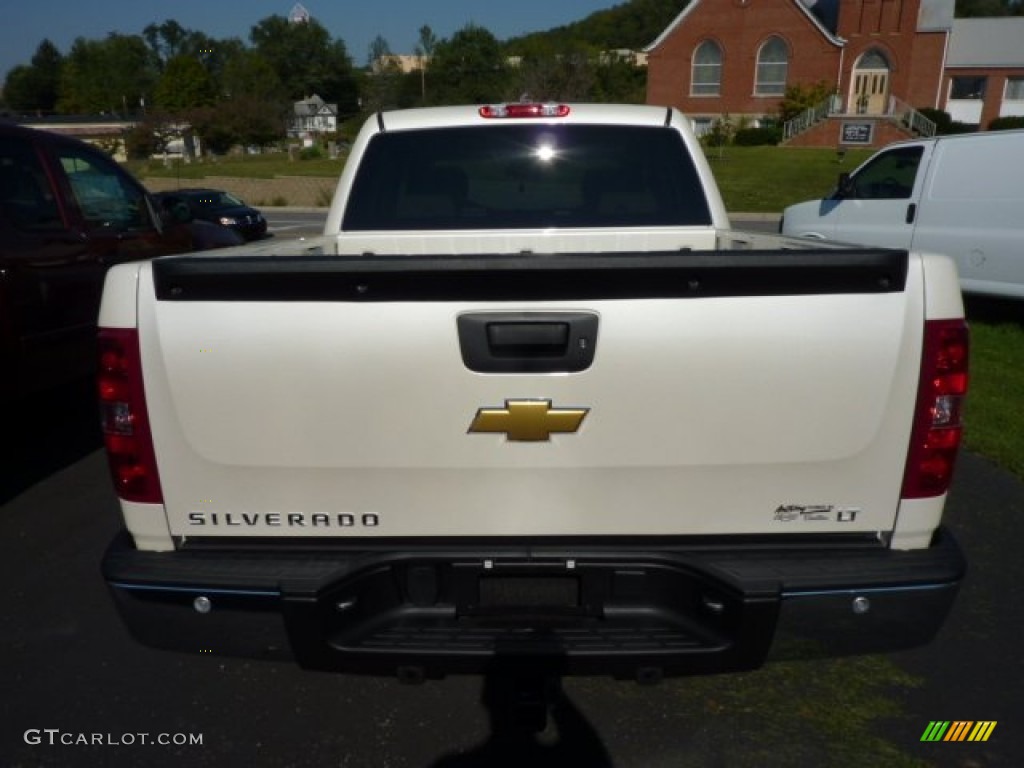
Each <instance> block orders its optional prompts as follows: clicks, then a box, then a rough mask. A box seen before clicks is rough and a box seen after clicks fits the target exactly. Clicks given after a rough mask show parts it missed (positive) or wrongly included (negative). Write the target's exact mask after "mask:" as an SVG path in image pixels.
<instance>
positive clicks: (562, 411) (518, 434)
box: [469, 400, 590, 443]
mask: <svg viewBox="0 0 1024 768" xmlns="http://www.w3.org/2000/svg"><path fill="white" fill-rule="evenodd" d="M589 412H590V409H589V408H552V407H551V401H550V400H506V401H505V407H504V408H481V409H480V410H479V411H477V412H476V417H475V418H474V419H473V423H472V424H470V425H469V431H470V432H471V433H478V434H479V433H491V434H504V435H505V436H506V437H507V438H508V439H509V440H512V441H515V442H524V443H538V442H544V441H546V440H550V439H551V435H552V433H555V432H576V431H577V430H579V428H580V425H581V424H582V423H583V419H585V418H586V416H587V414H588V413H589Z"/></svg>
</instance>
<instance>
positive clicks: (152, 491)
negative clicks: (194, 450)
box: [98, 328, 163, 504]
mask: <svg viewBox="0 0 1024 768" xmlns="http://www.w3.org/2000/svg"><path fill="white" fill-rule="evenodd" d="M99 355H100V360H99V381H98V385H99V397H100V419H101V424H102V428H103V441H104V443H105V444H106V448H107V458H108V459H109V462H110V472H111V475H112V476H113V479H114V488H115V490H116V491H117V495H118V496H120V497H121V498H122V499H124V500H125V501H137V502H142V503H147V504H162V503H163V493H162V492H161V490H160V477H159V476H158V475H157V471H156V455H155V453H154V452H153V438H152V436H151V434H150V431H149V419H148V417H147V413H146V396H145V392H144V391H143V387H142V361H141V358H140V356H139V336H138V332H137V331H135V330H134V329H122V328H102V329H100V332H99Z"/></svg>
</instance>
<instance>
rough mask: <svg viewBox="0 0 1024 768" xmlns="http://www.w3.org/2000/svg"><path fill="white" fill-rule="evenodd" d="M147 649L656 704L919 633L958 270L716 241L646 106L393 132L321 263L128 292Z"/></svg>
mask: <svg viewBox="0 0 1024 768" xmlns="http://www.w3.org/2000/svg"><path fill="white" fill-rule="evenodd" d="M100 326H101V331H100V345H101V352H100V354H101V360H100V363H101V369H102V370H101V376H100V382H99V388H100V397H101V401H102V412H103V427H104V431H105V434H106V441H107V449H108V453H109V456H110V462H111V467H112V472H113V478H114V483H115V486H116V490H117V493H118V495H119V497H120V499H121V507H122V511H123V517H124V527H125V531H124V532H123V533H122V534H121V535H119V536H118V537H117V539H116V540H115V541H114V542H113V543H112V545H111V547H110V548H109V550H108V552H107V553H106V555H105V557H104V561H103V573H104V576H105V578H106V580H107V582H108V584H109V586H110V588H111V590H112V592H113V594H114V596H115V599H116V602H117V604H118V606H119V608H120V610H121V613H122V615H123V618H124V620H125V622H126V623H127V625H128V627H129V628H130V629H131V631H132V632H133V634H134V635H135V636H136V637H137V638H138V639H139V640H140V641H141V642H143V643H146V644H149V645H152V646H156V647H161V648H169V649H177V650H183V651H193V652H196V653H199V652H205V653H211V652H212V653H215V654H218V653H219V654H227V655H240V656H250V657H265V658H277V659H294V660H295V661H296V662H297V663H299V664H300V665H302V666H303V667H306V668H311V669H324V670H335V671H342V672H349V673H368V674H386V675H398V676H399V677H400V678H401V679H403V680H409V681H414V680H422V679H424V678H430V677H437V676H442V675H445V674H449V673H459V672H467V673H471V672H479V671H483V670H490V669H494V668H496V667H497V666H501V665H502V664H507V665H510V667H511V666H514V665H517V664H518V665H526V666H527V667H529V668H530V669H544V670H549V671H551V672H552V673H557V674H563V673H564V674H609V675H614V676H617V677H623V678H634V679H638V680H641V681H655V680H658V679H660V678H661V677H663V676H670V675H686V674H696V673H708V672H724V671H732V670H741V669H750V668H755V667H757V666H759V665H761V664H762V663H764V662H765V661H766V660H769V659H774V658H790V657H793V656H815V655H838V654H846V653H862V652H875V651H886V650H892V649H899V648H906V647H912V646H915V645H919V644H922V643H926V642H928V641H929V640H930V639H931V638H932V637H933V635H934V634H935V632H936V631H937V630H938V629H939V627H940V626H941V624H942V622H943V621H944V619H945V617H946V615H947V613H948V611H949V609H950V607H951V604H952V602H953V600H954V598H955V595H956V592H957V589H958V585H959V583H960V581H961V579H962V577H963V575H964V572H965V561H964V558H963V556H962V554H961V552H960V550H959V548H958V547H957V545H956V543H955V541H954V540H953V539H952V538H951V536H950V535H949V533H948V532H947V531H946V530H945V529H944V528H943V527H942V526H941V518H942V511H943V504H944V501H945V497H946V493H947V489H948V487H949V483H950V478H951V473H952V469H953V464H954V460H955V457H956V453H957V449H958V446H959V441H960V434H961V411H962V405H963V399H964V396H965V394H966V388H967V344H968V340H967V330H966V325H965V323H964V319H963V308H962V303H961V298H960V291H959V288H958V286H957V274H956V270H955V268H954V266H953V265H952V263H951V262H950V261H949V260H948V259H947V258H945V257H941V256H932V255H927V254H921V253H914V252H907V251H905V250H884V249H876V248H867V247H851V246H844V245H838V244H834V243H828V242H813V241H808V240H803V239H790V238H785V237H781V236H778V235H774V234H755V233H744V232H737V231H732V230H730V229H729V223H728V219H727V216H726V213H725V209H724V207H723V205H722V201H721V198H720V195H719V192H718V190H717V188H716V186H715V183H714V180H713V178H712V175H711V172H710V170H709V168H708V165H707V164H706V162H705V159H704V156H703V154H702V152H701V149H700V147H699V145H698V143H697V142H696V141H695V139H694V137H693V135H692V133H691V131H690V128H689V127H688V121H687V120H686V119H685V118H684V117H683V116H682V115H681V114H680V113H678V112H677V111H675V110H672V109H665V108H658V107H650V106H588V105H561V104H513V105H495V106H487V107H450V108H437V109H423V110H410V111H399V112H386V113H382V114H378V115H375V116H374V117H373V118H372V119H371V120H369V121H368V122H367V124H366V126H365V127H364V128H363V130H362V132H361V133H360V134H359V136H358V138H357V140H356V141H355V142H354V144H353V146H352V151H351V156H350V158H349V160H348V163H347V165H346V167H345V170H344V172H343V174H342V175H341V178H340V180H339V183H338V188H337V193H336V196H335V198H334V201H333V205H332V207H331V210H330V213H329V215H328V218H327V224H326V231H325V234H324V235H323V236H322V237H321V238H317V239H313V240H310V241H303V242H295V243H280V242H275V241H270V242H266V243H262V244H258V245H247V246H241V247H237V248H230V249H226V250H221V251H216V252H209V253H200V254H189V255H181V256H169V257H164V258H159V259H156V260H153V261H148V262H140V263H132V264H125V265H120V266H117V267H115V268H114V269H112V270H111V271H110V273H109V276H108V277H107V280H106V286H105V292H104V296H103V304H102V309H101V313H100Z"/></svg>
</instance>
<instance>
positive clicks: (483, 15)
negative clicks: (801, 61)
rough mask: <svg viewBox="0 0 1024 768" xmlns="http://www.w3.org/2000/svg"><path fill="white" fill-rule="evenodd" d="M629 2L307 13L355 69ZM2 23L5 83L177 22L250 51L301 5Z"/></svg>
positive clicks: (396, 3) (92, 7) (72, 7)
mask: <svg viewBox="0 0 1024 768" xmlns="http://www.w3.org/2000/svg"><path fill="white" fill-rule="evenodd" d="M623 2H625V0H433V1H429V0H428V2H422V1H421V0H304V2H303V3H302V4H303V6H305V8H306V9H307V10H308V11H309V12H310V13H311V14H312V16H313V18H314V19H316V20H317V21H319V22H320V23H321V24H323V25H324V26H325V27H326V28H327V30H328V32H330V34H331V37H332V38H333V39H335V40H339V39H340V40H343V41H344V43H345V46H346V48H347V49H348V53H349V56H351V57H352V60H353V62H354V63H355V64H356V65H357V66H362V65H364V64H366V61H367V58H368V54H369V48H370V42H371V41H372V40H373V39H374V38H376V37H377V35H381V36H383V37H384V39H385V40H387V42H388V44H389V46H390V47H391V50H392V51H393V52H394V53H413V49H414V48H415V46H416V42H417V40H418V39H419V29H420V27H422V26H423V25H424V24H427V25H429V26H430V28H431V29H432V30H433V32H434V34H435V35H436V36H437V37H438V39H442V38H447V37H451V36H452V34H454V33H455V32H456V31H458V30H459V29H461V28H462V27H464V26H465V25H466V24H468V23H470V22H472V23H474V24H477V25H478V26H481V27H485V28H486V29H488V30H490V31H491V32H492V33H493V34H494V35H495V37H497V38H498V39H499V40H504V39H507V38H509V37H515V36H517V35H521V34H524V33H527V32H537V31H541V30H545V29H550V28H551V27H557V26H561V25H563V24H568V23H570V22H573V21H578V20H579V19H582V18H584V17H586V16H588V15H590V14H591V13H593V12H594V11H598V10H602V9H606V8H611V7H613V6H615V5H619V4H621V3H623ZM5 4H6V5H7V10H6V12H5V13H4V14H3V16H4V18H3V21H2V22H0V79H2V78H3V77H5V76H6V74H7V72H8V71H9V70H10V69H11V68H12V67H16V66H18V65H19V64H28V63H29V62H30V60H31V58H32V55H33V54H34V53H35V50H36V48H37V47H38V45H39V43H41V42H42V41H43V40H44V39H47V38H48V39H49V40H51V41H52V42H53V43H54V44H55V45H56V46H57V48H58V49H59V50H60V52H61V53H63V54H67V52H68V51H69V50H70V49H71V44H72V43H73V42H74V40H75V38H77V37H84V38H87V39H102V38H104V37H106V36H107V34H108V33H110V32H119V33H121V34H141V33H142V30H143V29H144V28H145V27H146V26H147V25H148V24H151V23H156V24H160V23H162V22H164V21H166V20H167V19H174V20H175V21H177V22H178V23H179V24H181V26H183V27H185V28H186V29H194V30H197V31H201V32H205V33H206V34H207V35H209V36H210V37H213V38H216V39H221V38H226V37H237V38H240V39H241V40H243V41H244V42H245V43H246V44H249V42H250V41H249V30H250V29H251V28H252V27H253V26H255V25H256V24H257V23H258V22H259V21H260V20H262V19H265V18H266V17H268V16H273V15H278V16H288V14H289V12H290V11H291V9H292V7H293V6H294V5H295V0H276V1H275V0H174V2H169V3H153V2H147V0H21V1H20V2H18V3H16V4H15V3H14V0H6V3H5Z"/></svg>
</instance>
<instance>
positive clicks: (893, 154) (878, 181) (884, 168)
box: [848, 146, 924, 200]
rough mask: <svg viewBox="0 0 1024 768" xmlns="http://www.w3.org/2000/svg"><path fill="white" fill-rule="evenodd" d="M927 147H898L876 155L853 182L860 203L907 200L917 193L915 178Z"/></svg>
mask: <svg viewBox="0 0 1024 768" xmlns="http://www.w3.org/2000/svg"><path fill="white" fill-rule="evenodd" d="M923 153H924V148H923V147H920V146H916V147H898V148H897V149H891V150H889V151H888V152H882V153H881V154H878V155H875V157H873V158H872V159H871V160H869V161H868V163H867V164H866V165H865V166H864V167H863V168H861V169H860V170H859V171H857V173H856V175H855V176H853V178H852V179H851V180H850V181H851V182H852V184H853V187H852V192H851V193H850V194H849V195H848V196H849V197H854V198H856V199H858V200H905V199H906V198H908V197H910V195H911V194H912V193H913V191H914V179H916V178H917V169H918V166H920V164H921V156H922V154H923Z"/></svg>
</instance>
